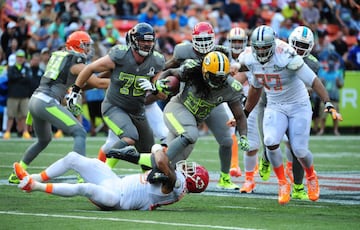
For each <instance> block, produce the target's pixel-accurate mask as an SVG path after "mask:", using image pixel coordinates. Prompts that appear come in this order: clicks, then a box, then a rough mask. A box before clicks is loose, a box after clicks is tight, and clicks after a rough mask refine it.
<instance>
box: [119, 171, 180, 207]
mask: <svg viewBox="0 0 360 230" xmlns="http://www.w3.org/2000/svg"><path fill="white" fill-rule="evenodd" d="M149 172H150V171H148V172H147V173H144V174H134V175H128V176H125V177H123V178H122V179H121V182H120V185H119V191H120V196H121V198H120V203H119V206H118V207H117V208H118V209H123V210H153V209H155V208H157V207H159V206H162V205H168V204H172V203H175V202H177V201H178V200H180V199H181V198H182V197H183V196H184V195H185V193H186V191H187V190H186V181H185V176H184V175H183V174H182V173H181V172H179V171H176V170H175V173H176V178H177V182H176V183H177V185H176V186H175V187H174V190H173V191H172V192H171V193H169V194H164V193H163V192H162V191H161V186H162V185H161V184H150V183H149V182H148V181H147V180H146V178H147V176H148V173H149Z"/></svg>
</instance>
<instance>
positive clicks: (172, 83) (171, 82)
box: [166, 76, 180, 95]
mask: <svg viewBox="0 0 360 230" xmlns="http://www.w3.org/2000/svg"><path fill="white" fill-rule="evenodd" d="M166 80H167V82H166V85H167V86H168V87H169V89H168V90H169V91H170V92H171V93H172V94H173V95H174V94H177V93H178V92H179V88H180V81H179V79H178V78H177V77H175V76H167V77H166Z"/></svg>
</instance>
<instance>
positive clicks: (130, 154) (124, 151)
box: [106, 145, 140, 164]
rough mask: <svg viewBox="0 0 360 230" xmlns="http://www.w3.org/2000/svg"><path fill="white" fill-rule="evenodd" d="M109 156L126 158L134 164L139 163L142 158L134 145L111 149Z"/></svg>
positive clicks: (107, 155)
mask: <svg viewBox="0 0 360 230" xmlns="http://www.w3.org/2000/svg"><path fill="white" fill-rule="evenodd" d="M106 157H107V158H116V159H120V160H125V161H128V162H131V163H133V164H138V162H139V159H140V153H139V152H138V151H137V150H136V148H135V147H134V146H132V145H129V146H126V147H124V148H121V149H111V150H110V151H109V152H108V153H107V154H106Z"/></svg>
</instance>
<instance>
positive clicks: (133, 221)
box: [0, 211, 255, 230]
mask: <svg viewBox="0 0 360 230" xmlns="http://www.w3.org/2000/svg"><path fill="white" fill-rule="evenodd" d="M0 214H4V215H17V216H35V217H52V218H66V219H80V220H83V219H85V220H103V221H117V222H129V223H141V224H155V225H168V226H177V227H178V226H183V227H194V228H205V229H232V230H255V229H254V228H238V227H227V226H214V225H202V224H184V223H170V222H159V221H153V220H132V219H121V218H109V217H107V218H103V217H91V216H73V215H56V214H46V213H24V212H11V211H0Z"/></svg>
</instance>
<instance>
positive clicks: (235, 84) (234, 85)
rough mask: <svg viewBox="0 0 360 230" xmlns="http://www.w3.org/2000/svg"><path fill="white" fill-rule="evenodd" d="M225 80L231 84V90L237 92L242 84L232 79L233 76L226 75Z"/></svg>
mask: <svg viewBox="0 0 360 230" xmlns="http://www.w3.org/2000/svg"><path fill="white" fill-rule="evenodd" d="M227 82H228V84H229V85H230V86H231V88H232V89H233V91H236V92H237V91H240V90H241V89H242V88H243V86H242V84H241V83H240V82H239V81H238V80H236V79H234V78H233V77H228V78H227Z"/></svg>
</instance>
